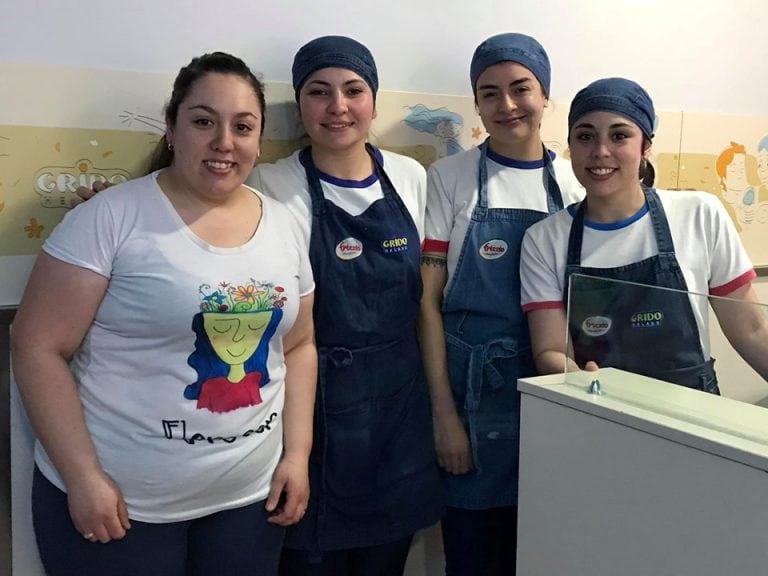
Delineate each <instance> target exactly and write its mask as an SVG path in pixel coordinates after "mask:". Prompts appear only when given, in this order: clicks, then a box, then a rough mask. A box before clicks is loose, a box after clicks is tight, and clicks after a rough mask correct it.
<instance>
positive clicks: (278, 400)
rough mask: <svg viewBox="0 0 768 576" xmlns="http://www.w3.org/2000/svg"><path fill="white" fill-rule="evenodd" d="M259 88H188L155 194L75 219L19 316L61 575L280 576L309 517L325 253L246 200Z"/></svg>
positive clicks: (23, 372) (38, 504) (196, 83)
mask: <svg viewBox="0 0 768 576" xmlns="http://www.w3.org/2000/svg"><path fill="white" fill-rule="evenodd" d="M264 109H265V106H264V95H263V88H262V85H261V83H260V82H259V81H258V80H257V79H256V78H255V77H254V75H253V74H252V73H251V71H250V70H249V69H248V67H247V66H246V65H245V64H244V63H243V62H242V60H240V59H238V58H235V57H233V56H230V55H228V54H223V53H219V52H217V53H213V54H206V55H204V56H201V57H199V58H195V59H194V60H192V62H191V63H190V64H189V65H188V66H186V67H184V68H182V70H181V71H180V72H179V75H178V76H177V78H176V80H175V83H174V89H173V94H172V96H171V99H170V102H169V104H168V107H167V110H166V119H167V126H168V128H167V132H166V134H165V136H164V137H163V139H162V140H161V142H160V145H159V147H158V153H157V154H156V157H155V161H154V167H155V168H157V170H156V171H152V172H151V173H150V174H149V175H147V176H145V177H143V178H139V179H136V180H133V181H130V182H128V183H126V184H123V185H120V186H116V187H113V188H111V189H109V190H107V191H105V192H102V193H101V194H99V195H98V196H97V197H96V198H94V199H93V200H91V201H89V202H87V203H85V204H84V205H82V206H79V207H77V208H75V209H74V210H72V211H71V212H70V213H69V214H67V216H66V217H65V219H64V220H63V222H62V223H61V224H60V225H59V226H58V227H57V228H56V229H55V230H54V232H53V234H52V235H51V237H50V238H49V239H48V240H47V241H46V243H45V245H44V247H43V252H42V253H41V254H40V256H39V258H38V260H37V263H36V265H35V268H34V270H33V272H32V276H31V278H30V280H29V283H28V285H27V289H26V292H25V295H24V298H23V301H22V303H21V306H20V308H19V311H18V314H17V316H16V320H15V322H14V330H13V335H12V351H13V364H14V372H15V375H16V380H17V383H18V386H19V390H20V392H21V395H22V398H23V400H24V404H25V406H26V409H27V412H28V414H29V417H30V420H31V423H32V425H33V427H34V429H35V433H36V435H37V438H38V442H37V444H36V447H35V463H36V470H35V479H34V486H33V514H34V524H35V531H36V536H37V541H38V547H39V550H40V554H41V558H42V561H43V565H44V566H45V569H46V572H47V573H48V574H50V575H54V576H59V575H62V576H63V575H75V574H77V575H83V574H98V575H110V574H114V575H118V574H119V575H121V576H123V575H129V576H130V575H135V576H147V575H154V574H157V575H160V574H180V575H181V574H195V575H205V574H209V575H211V576H213V575H219V574H227V575H228V576H231V575H243V576H246V575H248V576H253V575H255V574H263V575H265V576H273V575H274V574H276V571H277V564H278V560H279V553H280V548H281V545H282V541H283V537H284V532H285V528H284V527H285V526H287V525H289V524H292V523H295V522H297V521H298V520H299V519H300V518H301V516H302V515H303V513H304V511H305V509H306V507H307V502H308V496H309V484H308V476H307V470H308V458H309V452H310V447H311V443H312V407H313V403H314V396H315V378H316V350H315V346H314V342H313V322H312V303H313V290H314V282H313V278H312V271H311V268H310V264H309V259H308V256H307V242H308V239H307V236H306V234H305V232H304V231H303V230H302V229H301V227H300V226H298V223H297V222H296V220H295V218H294V217H293V216H292V215H291V214H290V213H289V211H288V210H287V209H286V208H285V207H284V206H283V205H281V204H280V203H279V202H277V201H275V200H273V199H271V198H269V197H267V196H264V195H262V194H261V193H260V192H258V191H256V190H253V189H251V188H248V187H247V186H245V185H244V181H245V178H246V177H247V176H248V175H249V174H250V172H251V170H252V169H253V166H254V164H255V162H256V160H257V158H258V156H259V149H260V138H261V132H262V129H263V125H264Z"/></svg>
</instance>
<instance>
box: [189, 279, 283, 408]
mask: <svg viewBox="0 0 768 576" xmlns="http://www.w3.org/2000/svg"><path fill="white" fill-rule="evenodd" d="M284 292H285V290H284V289H283V288H282V287H281V286H274V285H273V284H269V283H263V282H256V281H255V280H253V279H250V281H249V282H247V283H244V284H242V285H230V284H228V283H225V282H222V283H221V284H219V287H218V289H217V290H211V288H210V286H208V285H204V286H201V287H200V295H201V304H200V310H201V312H200V313H199V314H196V315H195V317H194V319H193V321H192V329H193V330H194V332H195V334H196V335H197V339H196V340H195V352H193V353H192V355H191V356H190V357H189V360H188V363H189V365H190V366H192V367H193V368H194V369H195V371H196V372H197V381H196V382H195V383H194V384H190V385H189V386H187V387H186V389H185V390H184V397H185V398H187V399H188V400H197V408H198V409H200V410H203V409H206V410H210V411H211V412H218V413H222V412H229V411H231V410H236V409H238V408H243V407H246V406H254V405H256V404H260V403H261V401H262V400H261V391H260V389H261V388H262V387H263V386H265V385H267V384H268V383H269V372H268V369H267V361H268V359H269V341H270V340H271V338H272V337H273V336H274V334H275V330H276V329H277V326H278V324H279V323H280V320H281V318H282V317H283V310H282V308H283V306H284V304H285V302H286V300H287V298H286V296H284Z"/></svg>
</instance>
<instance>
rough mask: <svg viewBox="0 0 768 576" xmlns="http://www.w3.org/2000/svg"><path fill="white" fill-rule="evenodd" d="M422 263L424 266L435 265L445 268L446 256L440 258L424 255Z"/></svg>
mask: <svg viewBox="0 0 768 576" xmlns="http://www.w3.org/2000/svg"><path fill="white" fill-rule="evenodd" d="M421 264H422V265H423V266H434V267H435V268H445V267H446V265H447V264H446V262H445V258H438V257H436V256H422V257H421Z"/></svg>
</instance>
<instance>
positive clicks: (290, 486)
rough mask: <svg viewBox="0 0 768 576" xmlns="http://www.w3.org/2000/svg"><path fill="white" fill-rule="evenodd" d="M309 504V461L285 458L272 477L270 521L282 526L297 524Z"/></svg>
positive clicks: (268, 509)
mask: <svg viewBox="0 0 768 576" xmlns="http://www.w3.org/2000/svg"><path fill="white" fill-rule="evenodd" d="M308 503H309V463H308V460H306V459H304V458H291V457H289V456H284V457H283V459H282V460H280V463H279V464H278V465H277V468H276V469H275V473H274V475H273V476H272V485H271V487H270V490H269V497H268V498H267V506H266V507H267V512H269V513H270V514H271V516H270V517H269V521H270V522H272V523H273V524H279V525H280V526H290V525H291V524H296V522H298V521H299V520H301V519H302V518H303V517H304V513H305V512H306V511H307V505H308Z"/></svg>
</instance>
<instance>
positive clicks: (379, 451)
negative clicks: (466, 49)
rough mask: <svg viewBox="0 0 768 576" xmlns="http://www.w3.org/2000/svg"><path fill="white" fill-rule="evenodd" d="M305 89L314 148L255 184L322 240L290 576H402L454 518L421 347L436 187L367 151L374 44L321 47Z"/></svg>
mask: <svg viewBox="0 0 768 576" xmlns="http://www.w3.org/2000/svg"><path fill="white" fill-rule="evenodd" d="M293 86H294V89H295V91H296V100H297V102H298V104H299V113H300V116H301V120H302V123H303V124H304V128H305V129H306V131H307V134H308V136H309V140H310V146H309V147H307V148H306V149H304V150H302V151H300V152H297V153H296V154H294V155H293V156H291V157H289V158H286V159H284V160H281V161H279V162H277V163H276V164H274V165H261V166H259V167H258V168H257V169H256V171H255V172H254V174H253V176H252V177H251V180H250V182H251V183H252V184H253V185H254V187H255V188H257V189H261V190H264V191H265V192H267V193H268V194H270V195H272V196H274V197H275V198H278V199H279V200H281V201H283V203H285V204H286V205H288V206H289V207H290V208H291V209H292V210H293V212H294V213H295V214H297V215H298V217H299V219H300V221H301V222H302V223H303V225H304V226H305V227H306V231H307V233H308V234H310V233H311V241H310V260H311V262H312V268H313V271H314V273H315V278H316V282H317V292H316V300H315V308H314V316H315V327H316V337H317V345H318V351H319V357H320V367H319V381H318V394H317V403H316V410H315V434H314V444H313V447H312V456H311V458H310V470H309V473H310V482H311V496H310V504H309V508H308V509H307V513H306V517H305V518H304V519H303V520H302V521H301V522H300V523H299V524H298V525H297V526H296V527H295V528H294V529H292V530H291V531H289V533H288V536H287V538H286V544H285V545H286V549H285V550H284V553H283V561H282V564H281V574H283V576H294V575H311V576H399V575H401V574H402V573H403V570H404V567H405V562H406V558H407V555H408V551H409V548H410V544H411V540H412V538H413V534H414V533H415V532H416V531H417V530H419V529H421V528H425V527H427V526H430V525H431V524H434V523H435V522H437V521H438V520H439V518H440V516H441V514H442V512H443V506H444V505H443V495H442V490H441V488H442V486H441V484H440V479H439V476H438V471H437V465H436V460H435V453H434V447H433V443H432V435H431V428H430V424H429V423H430V413H429V399H428V396H427V391H426V386H425V384H424V378H423V373H422V368H421V358H420V355H419V346H418V342H417V340H416V318H417V314H418V307H419V302H420V298H421V290H422V284H421V276H420V271H419V256H420V250H419V248H420V238H421V234H422V232H421V231H422V227H423V224H422V222H423V211H424V202H425V194H426V190H425V188H426V177H425V176H426V175H425V173H424V169H423V168H422V167H421V166H420V165H419V164H418V163H416V162H415V161H414V160H412V159H410V158H406V157H403V156H399V155H397V154H393V153H391V152H386V151H382V150H379V149H378V148H375V147H373V146H371V145H370V144H367V143H366V140H367V137H368V130H369V128H370V125H371V122H372V121H373V119H374V118H375V116H376V90H377V88H378V75H377V70H376V65H375V62H374V60H373V56H372V55H371V53H370V51H369V50H368V49H367V48H366V47H365V46H363V45H362V44H360V43H359V42H356V41H355V40H353V39H351V38H346V37H342V36H325V37H322V38H317V39H315V40H312V41H311V42H309V43H308V44H306V45H305V46H303V47H302V48H301V49H300V50H299V52H298V53H297V54H296V57H295V59H294V63H293Z"/></svg>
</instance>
